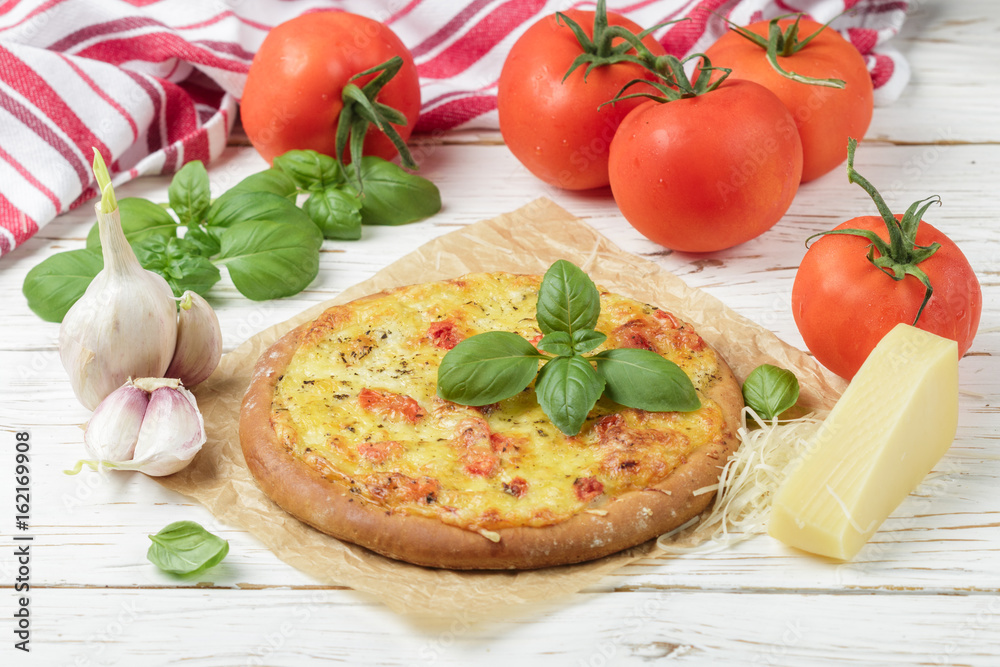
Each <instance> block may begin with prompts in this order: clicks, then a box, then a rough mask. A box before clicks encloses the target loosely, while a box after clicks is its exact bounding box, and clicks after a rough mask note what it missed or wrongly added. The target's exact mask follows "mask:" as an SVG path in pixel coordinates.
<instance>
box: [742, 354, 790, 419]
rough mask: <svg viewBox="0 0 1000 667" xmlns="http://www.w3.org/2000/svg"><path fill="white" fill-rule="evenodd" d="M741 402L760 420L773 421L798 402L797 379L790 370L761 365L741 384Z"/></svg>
mask: <svg viewBox="0 0 1000 667" xmlns="http://www.w3.org/2000/svg"><path fill="white" fill-rule="evenodd" d="M743 400H744V401H745V402H746V404H747V405H748V406H750V407H751V408H753V411H754V412H756V413H757V414H758V415H759V416H760V417H761V419H767V420H770V419H774V418H775V417H777V416H778V415H780V414H781V413H782V412H784V411H785V410H787V409H788V408H790V407H792V406H793V405H795V403H796V401H798V400H799V379H798V378H797V377H795V373H793V372H791V371H790V370H786V369H784V368H779V367H777V366H773V365H771V364H761V365H760V366H758V367H757V368H755V369H753V371H752V372H751V373H750V375H748V376H747V379H746V380H745V381H744V382H743Z"/></svg>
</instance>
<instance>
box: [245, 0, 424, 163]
mask: <svg viewBox="0 0 1000 667" xmlns="http://www.w3.org/2000/svg"><path fill="white" fill-rule="evenodd" d="M393 56H400V57H401V58H402V59H403V66H402V68H401V69H400V70H399V72H398V73H397V74H396V76H395V77H393V79H392V80H391V81H389V82H388V83H387V84H386V85H385V87H384V88H382V90H381V92H380V93H379V94H378V97H377V99H378V101H379V102H381V103H383V104H387V105H389V106H391V107H393V108H395V109H398V110H399V111H401V112H402V113H403V115H405V116H406V119H407V124H406V125H403V126H399V125H395V127H396V129H397V130H398V131H399V134H400V136H401V137H402V138H403V140H404V141H405V140H406V139H407V138H408V137H409V136H410V132H412V131H413V125H414V123H415V122H416V120H417V114H418V113H419V112H420V85H419V82H418V80H417V68H416V66H415V65H414V64H413V57H412V56H411V55H410V52H409V50H408V49H407V48H406V47H405V46H404V45H403V43H402V42H401V41H400V40H399V38H398V37H397V36H396V35H395V34H394V33H393V32H392V31H391V30H389V28H387V27H386V26H384V25H382V24H381V23H379V22H378V21H374V20H372V19H369V18H365V17H364V16H358V15H357V14H350V13H347V12H314V13H311V14H304V15H302V16H299V17H297V18H294V19H292V20H290V21H286V22H285V23H282V24H280V25H278V26H276V27H275V28H273V29H272V30H271V31H270V32H269V33H268V34H267V37H266V38H265V39H264V43H263V44H261V46H260V50H258V51H257V54H256V55H255V56H254V59H253V63H251V65H250V73H249V74H248V75H247V83H246V86H245V87H244V89H243V98H242V100H240V104H241V108H240V113H241V117H242V119H243V128H244V129H245V130H246V133H247V136H248V137H249V138H250V143H252V144H253V146H254V148H256V149H257V152H259V153H260V154H261V156H262V157H263V158H264V159H265V160H267V161H268V162H270V161H271V160H272V159H273V158H274V157H275V156H278V155H281V154H282V153H284V152H285V151H289V150H292V149H312V150H315V151H318V152H320V153H325V154H327V155H334V154H335V137H336V131H337V117H338V115H339V114H340V111H341V109H342V108H343V101H342V99H341V93H342V91H343V89H344V86H345V85H346V84H347V83H348V81H349V80H350V79H351V77H353V76H354V75H355V74H358V73H359V72H363V71H365V70H367V69H370V68H372V67H375V66H377V65H380V64H382V63H384V62H385V61H386V60H389V59H390V58H392V57H393ZM371 78H373V76H367V77H364V78H362V79H359V80H357V81H354V83H355V84H357V85H358V86H363V85H364V84H365V83H367V82H368V81H369V80H370V79H371ZM346 153H347V151H345V156H344V158H345V162H346V161H347V160H348V157H347V155H346ZM364 154H365V155H377V156H378V157H381V158H385V159H387V160H388V159H391V158H392V157H393V156H395V155H396V148H395V147H394V146H393V145H392V142H391V141H390V140H389V138H388V137H386V136H385V135H384V134H383V133H382V132H381V131H379V130H378V129H376V128H375V127H370V128H369V130H368V134H367V135H366V137H365V147H364Z"/></svg>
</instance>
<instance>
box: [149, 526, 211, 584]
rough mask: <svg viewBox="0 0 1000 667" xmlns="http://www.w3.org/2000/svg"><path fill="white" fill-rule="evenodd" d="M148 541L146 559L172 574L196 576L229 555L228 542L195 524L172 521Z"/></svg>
mask: <svg viewBox="0 0 1000 667" xmlns="http://www.w3.org/2000/svg"><path fill="white" fill-rule="evenodd" d="M149 539H150V540H151V541H152V542H153V543H152V544H151V545H149V550H148V551H147V552H146V558H147V559H148V560H149V562H151V563H152V564H153V565H155V566H156V567H158V568H160V569H161V570H163V571H164V572H169V573H171V574H186V575H192V574H199V573H201V572H204V571H205V570H207V569H208V568H210V567H214V566H216V565H218V564H219V563H220V562H222V559H223V558H225V557H226V554H228V553H229V542H227V541H226V540H224V539H222V538H221V537H219V536H218V535H213V534H212V533H210V532H208V531H207V530H205V529H204V528H203V527H202V526H201V525H199V524H197V523H195V522H194V521H175V522H174V523H172V524H170V525H168V526H167V527H166V528H164V529H163V530H161V531H160V532H158V533H156V534H155V535H150V536H149Z"/></svg>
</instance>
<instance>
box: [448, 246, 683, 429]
mask: <svg viewBox="0 0 1000 667" xmlns="http://www.w3.org/2000/svg"><path fill="white" fill-rule="evenodd" d="M600 314H601V298H600V293H599V292H598V289H597V286H596V285H595V284H594V282H593V281H592V280H591V279H590V277H589V276H587V274H586V273H584V272H583V271H582V270H581V269H580V268H579V267H577V266H576V265H574V264H573V263H571V262H568V261H566V260H559V261H557V262H556V263H554V264H553V265H552V266H551V267H549V270H548V271H546V273H545V276H544V277H543V278H542V283H541V286H540V287H539V290H538V302H537V308H536V319H537V322H538V328H539V329H540V330H541V332H542V334H543V335H542V338H541V340H539V341H538V342H537V346H536V345H532V343H530V342H529V341H527V340H525V339H524V338H522V337H521V336H519V335H517V334H515V333H512V332H508V331H488V332H485V333H481V334H478V335H475V336H471V337H469V338H466V339H465V340H463V341H461V342H460V343H458V344H457V345H456V346H455V347H454V348H452V349H451V350H450V351H449V352H448V353H447V354H446V355H445V356H444V359H442V360H441V365H440V367H439V369H438V382H437V394H438V396H439V397H441V398H443V399H445V400H447V401H451V402H453V403H459V404H461V405H471V406H482V405H489V404H492V403H497V402H499V401H503V400H506V399H508V398H511V397H512V396H516V395H517V394H519V393H520V392H522V391H524V390H525V389H527V387H528V385H530V384H531V382H532V380H535V394H536V396H537V398H538V404H539V406H540V407H541V408H542V411H543V412H544V413H545V414H546V416H548V418H549V419H551V420H552V423H553V424H555V425H556V427H557V428H558V429H559V430H560V431H562V432H563V433H565V434H566V435H571V436H572V435H577V434H578V433H579V432H580V429H581V428H582V427H583V424H584V422H585V421H586V419H587V415H588V414H590V411H591V410H592V409H593V408H594V405H595V404H596V403H597V400H598V399H599V398H600V397H601V396H602V395H606V396H607V397H608V398H610V399H611V400H612V401H614V402H616V403H619V404H620V405H624V406H626V407H630V408H636V409H639V410H648V411H651V412H690V411H692V410H697V409H698V408H699V407H700V406H701V401H700V400H699V399H698V394H697V393H696V392H695V389H694V385H693V384H692V383H691V380H690V378H688V376H687V375H686V374H685V373H684V371H683V370H681V369H680V367H679V366H678V365H677V364H675V363H674V362H672V361H670V360H668V359H664V358H663V357H662V356H660V355H659V354H657V353H656V352H653V351H652V350H648V349H639V348H615V349H608V350H604V351H603V352H599V353H597V354H593V355H590V356H586V355H585V353H587V352H591V351H592V350H594V349H595V348H597V347H598V346H600V345H601V344H602V343H604V342H605V341H606V340H607V335H606V334H603V333H601V332H600V331H596V330H595V329H594V327H595V326H596V325H597V320H598V317H599V316H600ZM540 362H541V364H542V366H541V369H539V363H540Z"/></svg>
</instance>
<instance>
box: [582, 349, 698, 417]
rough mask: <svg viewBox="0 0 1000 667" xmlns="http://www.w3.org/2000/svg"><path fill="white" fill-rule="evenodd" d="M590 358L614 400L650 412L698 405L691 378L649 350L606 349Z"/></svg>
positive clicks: (695, 407)
mask: <svg viewBox="0 0 1000 667" xmlns="http://www.w3.org/2000/svg"><path fill="white" fill-rule="evenodd" d="M591 359H593V360H594V361H596V362H597V373H598V375H600V376H601V377H602V378H604V381H605V382H606V383H607V384H606V388H605V393H606V394H607V396H608V398H610V399H611V400H612V401H614V402H615V403H619V404H621V405H624V406H627V407H630V408H637V409H639V410H648V411H649V412H674V411H678V412H689V411H691V410H697V409H698V408H699V407H700V406H701V401H700V400H699V399H698V393H697V392H696V391H695V389H694V385H693V384H691V378H689V377H688V376H687V375H686V374H685V373H684V371H682V370H681V369H680V367H679V366H678V365H677V364H675V363H674V362H672V361H669V360H667V359H664V358H663V357H661V356H660V355H658V354H657V353H655V352H653V351H651V350H636V349H632V348H619V349H614V350H605V351H604V352H601V353H600V354H595V355H594V356H593V357H591Z"/></svg>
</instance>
